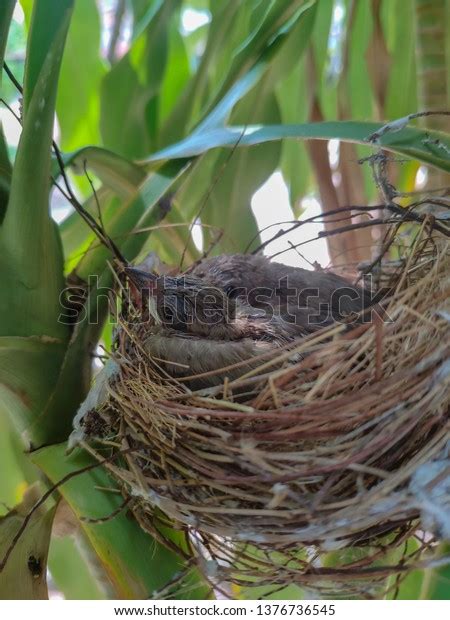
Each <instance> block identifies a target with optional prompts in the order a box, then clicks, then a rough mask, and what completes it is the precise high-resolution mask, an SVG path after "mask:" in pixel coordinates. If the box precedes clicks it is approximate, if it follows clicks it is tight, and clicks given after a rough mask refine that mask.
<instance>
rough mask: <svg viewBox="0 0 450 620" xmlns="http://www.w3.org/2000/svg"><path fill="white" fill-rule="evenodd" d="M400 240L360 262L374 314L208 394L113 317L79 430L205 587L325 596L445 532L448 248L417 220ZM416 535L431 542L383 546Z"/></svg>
mask: <svg viewBox="0 0 450 620" xmlns="http://www.w3.org/2000/svg"><path fill="white" fill-rule="evenodd" d="M397 238H398V237H397ZM409 238H410V239H411V238H412V239H413V242H412V243H411V246H410V248H409V251H408V253H407V254H404V255H403V256H401V255H398V256H397V260H395V261H392V260H387V257H386V256H385V257H384V258H383V260H381V259H380V260H378V261H374V264H372V265H371V267H370V270H371V272H372V274H373V276H374V277H375V278H376V279H377V281H378V282H380V276H381V277H382V278H381V279H382V280H383V287H384V288H385V289H386V290H388V291H389V293H388V295H387V296H386V297H385V298H384V299H383V300H382V301H380V302H379V304H378V305H377V306H376V308H375V309H374V310H372V312H371V316H370V319H368V320H367V321H364V322H362V323H360V324H358V325H357V326H355V327H353V328H352V329H349V328H348V326H346V325H342V324H335V325H332V326H329V327H327V328H325V329H322V330H320V331H317V332H315V333H313V334H310V335H308V336H307V337H305V338H303V339H301V340H297V341H296V342H295V343H294V344H292V343H289V344H286V346H285V347H284V348H281V349H278V350H277V351H276V352H275V353H274V352H272V353H271V356H267V355H266V356H261V360H260V361H261V364H260V366H259V367H258V368H256V369H255V368H253V369H251V370H250V371H247V372H246V373H245V374H243V375H242V376H241V377H239V378H237V379H234V380H232V381H227V379H225V381H224V383H223V384H222V385H220V386H216V387H212V388H209V389H207V390H198V391H191V390H189V389H188V388H186V383H185V382H178V381H175V380H174V379H172V378H170V377H168V376H167V375H165V373H164V372H163V371H162V370H161V369H160V368H159V366H158V362H157V361H155V360H152V359H150V358H149V356H148V355H147V354H146V353H145V351H144V350H143V348H142V346H141V344H140V343H141V342H142V336H141V330H142V329H143V327H142V325H140V324H138V323H134V322H133V320H130V316H129V315H128V316H125V317H122V321H121V326H120V328H119V329H118V332H117V342H116V346H115V349H114V352H113V354H112V357H113V359H114V365H115V367H116V368H118V372H117V373H114V374H113V375H112V376H111V378H110V379H109V381H108V385H107V394H108V395H107V398H106V400H105V401H104V402H103V403H102V404H101V405H99V406H98V407H97V408H96V409H91V410H90V411H89V413H88V414H86V415H85V416H84V419H83V421H82V424H83V428H84V431H85V434H86V435H87V436H88V438H92V436H95V437H96V441H97V443H96V448H95V454H97V455H99V458H103V457H104V456H105V455H110V454H111V451H112V453H115V452H116V453H117V452H121V454H119V455H118V456H117V458H115V459H114V460H112V459H109V461H108V463H107V467H108V468H109V470H110V472H111V473H112V475H113V476H114V478H115V479H116V480H117V481H118V482H119V484H120V486H121V488H122V490H123V493H124V495H125V497H126V498H128V501H129V504H128V505H129V506H130V507H131V509H132V511H133V513H134V515H135V517H136V518H137V520H138V521H139V523H140V524H141V525H142V527H143V528H145V529H146V530H147V531H149V532H150V533H152V535H154V536H156V537H157V538H158V539H159V540H164V542H165V543H166V544H168V545H169V546H171V547H172V548H174V547H176V548H177V550H178V551H179V552H180V553H181V554H183V555H184V556H186V557H190V558H191V559H192V558H195V560H196V561H197V565H198V566H200V569H201V570H202V571H203V572H204V574H206V575H207V576H208V577H209V579H210V580H211V581H212V582H213V583H215V584H216V586H217V584H220V583H223V582H225V581H228V582H230V581H232V582H235V583H237V584H239V585H241V586H254V585H258V586H261V585H271V586H273V587H275V588H281V587H283V586H285V585H287V584H291V583H295V584H303V585H305V584H308V585H309V586H311V587H322V588H323V589H325V590H326V588H327V587H328V588H330V589H329V590H328V592H329V593H330V592H331V593H333V592H335V588H336V584H337V583H339V582H342V581H345V582H346V583H347V584H348V583H351V582H352V580H353V579H361V578H365V577H369V578H370V581H371V582H372V583H373V582H374V580H376V579H377V578H380V579H381V578H384V577H386V575H388V574H390V572H396V571H397V572H398V571H401V572H402V571H405V570H406V569H407V566H408V564H409V563H411V562H412V561H413V560H417V558H418V555H416V554H417V553H418V550H420V549H422V548H423V546H424V545H425V546H430V542H432V540H433V533H435V534H437V535H443V530H445V528H448V523H444V521H445V519H442V518H440V512H439V511H441V513H442V511H443V512H444V513H445V509H444V510H443V506H442V503H440V502H442V501H444V500H445V501H448V498H449V479H450V474H449V468H448V460H447V461H446V460H445V458H446V456H447V455H446V453H445V450H446V449H447V450H448V441H449V423H448V405H449V390H448V379H449V374H450V369H449V353H450V339H449V338H448V336H449V318H450V317H449V312H448V306H447V309H446V305H447V303H448V297H449V288H450V283H449V277H448V274H449V273H450V253H449V251H448V241H447V239H445V237H444V236H443V235H440V234H438V233H436V232H433V231H432V230H431V229H430V227H428V226H427V222H426V221H425V223H423V224H422V226H418V228H417V231H415V233H414V234H413V235H412V236H411V237H409ZM391 249H392V248H391ZM391 257H392V253H391ZM224 374H225V375H226V372H225V373H224ZM91 446H92V442H91ZM446 446H447V448H446ZM90 450H91V451H93V448H92V447H90ZM442 498H444V500H443V499H442ZM447 508H448V506H447ZM166 525H170V526H171V528H173V527H175V529H179V530H180V531H181V532H184V534H185V535H184V536H183V537H182V538H183V542H182V543H180V542H179V539H177V540H178V543H177V544H176V543H175V542H174V540H175V538H174V537H173V536H172V537H171V536H170V535H167V531H168V530H167V528H166V527H165V526H166ZM420 529H421V530H422V531H426V532H427V534H426V535H425V538H424V540H426V541H427V543H423V540H422V543H421V544H420V545H419V547H417V545H416V546H414V547H413V552H411V554H410V555H409V557H407V558H406V557H401V555H402V554H401V553H400V552H396V551H394V550H395V549H400V545H402V547H401V548H402V549H403V544H402V543H404V542H405V541H406V540H407V539H408V538H409V537H410V536H411V534H412V533H413V532H417V531H418V530H420ZM350 548H351V549H352V551H351V552H349V549H350ZM386 554H388V555H386ZM407 555H408V553H407ZM327 580H328V581H327ZM330 580H331V582H332V584H334V585H328V586H327V585H326V583H329V584H330V583H331V582H330ZM347 591H348V590H347Z"/></svg>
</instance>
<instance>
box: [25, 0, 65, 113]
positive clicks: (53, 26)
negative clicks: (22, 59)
mask: <svg viewBox="0 0 450 620" xmlns="http://www.w3.org/2000/svg"><path fill="white" fill-rule="evenodd" d="M73 3H74V0H58V2H54V1H53V0H34V3H33V13H32V17H31V27H30V32H29V35H28V44H27V58H26V64H25V75H24V85H23V109H24V115H25V116H26V114H27V112H28V108H29V106H30V104H31V98H32V97H33V94H34V89H35V87H36V86H37V84H38V82H39V81H40V80H41V81H42V75H43V74H45V73H46V72H47V73H48V71H49V67H48V65H51V66H52V69H53V71H52V73H50V74H47V76H46V79H48V80H49V82H54V84H53V87H54V90H55V92H56V82H57V80H56V79H55V78H56V77H57V75H58V72H59V66H60V62H61V55H62V47H63V44H64V39H65V36H66V34H67V28H68V25H69V20H70V14H71V12H72V8H73ZM57 39H59V41H58V43H57V44H55V41H56V40H57ZM49 53H50V55H53V56H54V58H53V59H51V61H50V60H49ZM46 65H47V68H45V66H46ZM53 65H54V68H53ZM44 95H45V93H44V92H41V97H43V96H44ZM48 96H49V99H48V100H47V101H46V103H45V107H46V108H47V109H50V110H51V111H52V114H53V109H54V108H53V106H52V105H51V100H52V98H53V96H54V95H53V94H52V93H51V90H50V87H49V91H48ZM40 100H41V99H40ZM49 104H50V105H49Z"/></svg>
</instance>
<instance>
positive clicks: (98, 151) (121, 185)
mask: <svg viewBox="0 0 450 620" xmlns="http://www.w3.org/2000/svg"><path fill="white" fill-rule="evenodd" d="M63 161H64V163H65V165H66V166H68V165H71V166H73V167H74V170H75V171H76V172H79V173H80V174H84V173H85V171H84V166H85V164H86V167H87V169H88V171H92V172H94V173H95V174H96V175H97V176H98V178H99V179H100V180H101V181H102V183H104V184H105V185H106V187H109V188H110V189H112V190H113V191H114V192H116V193H117V194H118V195H119V196H123V197H129V196H130V195H131V194H133V193H134V192H135V191H136V188H137V187H138V186H139V185H140V184H141V183H142V181H143V180H144V178H145V175H146V172H145V170H144V169H143V168H142V166H139V165H137V164H134V163H133V162H131V161H130V160H128V159H126V158H125V157H121V156H120V155H117V153H113V152H112V151H109V150H108V149H103V148H100V147H96V146H85V147H83V148H81V149H78V150H76V151H73V152H72V153H65V154H64V155H63ZM59 172H60V170H59V164H58V162H57V161H54V163H53V176H55V177H56V176H57V175H58V174H59Z"/></svg>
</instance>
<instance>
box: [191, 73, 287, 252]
mask: <svg viewBox="0 0 450 620" xmlns="http://www.w3.org/2000/svg"><path fill="white" fill-rule="evenodd" d="M236 118H237V119H243V118H249V119H251V120H252V121H261V122H262V123H264V122H267V121H273V120H279V119H280V111H279V107H278V104H277V101H276V98H275V96H274V95H273V94H266V91H265V80H263V81H262V82H261V83H260V84H259V85H258V86H257V87H256V88H255V89H254V91H253V92H252V93H250V95H249V96H248V97H247V98H246V99H245V100H244V101H242V102H241V104H240V105H239V107H238V110H237V111H236ZM280 155H281V144H280V143H273V144H269V143H267V144H261V145H258V146H257V147H255V148H254V149H238V150H236V151H235V152H234V153H233V154H232V155H231V158H230V154H229V153H228V152H226V151H225V152H223V153H221V155H220V156H219V158H218V161H217V166H216V170H215V173H214V181H213V187H212V188H211V192H210V194H209V196H208V199H207V203H206V205H205V208H204V210H203V213H202V214H201V220H202V222H203V223H206V224H210V225H212V226H216V227H218V228H220V229H222V230H223V231H224V236H223V238H222V241H221V244H220V249H221V250H222V251H225V252H242V251H244V249H245V248H246V246H247V245H248V243H249V241H250V240H251V239H253V238H255V236H256V237H257V236H258V225H257V223H256V220H255V217H254V215H253V213H252V210H251V208H250V203H251V199H252V196H253V194H254V193H255V191H256V190H257V189H258V188H259V187H260V186H261V185H262V183H263V182H264V181H265V180H266V179H267V178H268V177H269V176H270V174H271V173H272V172H273V171H274V170H275V169H276V167H277V165H278V162H279V159H280ZM216 179H217V181H216ZM205 189H206V190H208V188H205ZM205 238H206V239H207V240H212V235H211V234H205Z"/></svg>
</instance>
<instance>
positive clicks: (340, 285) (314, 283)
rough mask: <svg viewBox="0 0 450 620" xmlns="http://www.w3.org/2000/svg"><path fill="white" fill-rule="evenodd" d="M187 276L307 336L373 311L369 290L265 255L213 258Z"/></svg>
mask: <svg viewBox="0 0 450 620" xmlns="http://www.w3.org/2000/svg"><path fill="white" fill-rule="evenodd" d="M187 273H188V274H189V275H193V276H195V277H199V278H201V279H204V280H205V281H207V282H208V283H209V284H210V285H212V286H218V287H221V288H223V289H224V291H225V292H226V293H227V295H228V296H229V297H232V298H237V299H240V300H243V301H245V303H248V304H250V305H251V306H253V307H256V308H264V309H265V310H266V312H276V313H278V314H279V315H280V316H281V317H282V318H283V319H284V320H285V321H286V322H287V323H294V324H295V325H297V326H298V327H299V328H301V330H302V331H303V332H305V331H306V332H308V333H310V332H313V331H316V330H317V329H320V328H322V327H325V326H327V325H331V324H332V323H335V322H337V321H340V322H342V321H345V322H347V321H351V320H352V319H354V320H358V317H359V316H360V314H361V313H362V312H363V311H364V310H365V309H366V308H368V307H369V306H371V305H372V297H371V293H370V292H369V291H368V290H365V289H362V288H361V287H359V286H356V285H354V284H352V283H350V282H349V281H348V280H347V279H345V278H343V277H341V276H339V275H337V274H335V273H332V272H327V271H311V270H307V269H302V268H301V267H290V266H287V265H283V264H281V263H276V262H274V261H271V260H270V259H269V258H267V257H266V256H264V255H261V254H255V255H247V254H222V255H219V256H213V257H210V258H207V259H205V260H203V261H201V262H200V263H199V264H197V265H193V266H192V267H191V268H190V269H189V270H188V271H187Z"/></svg>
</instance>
